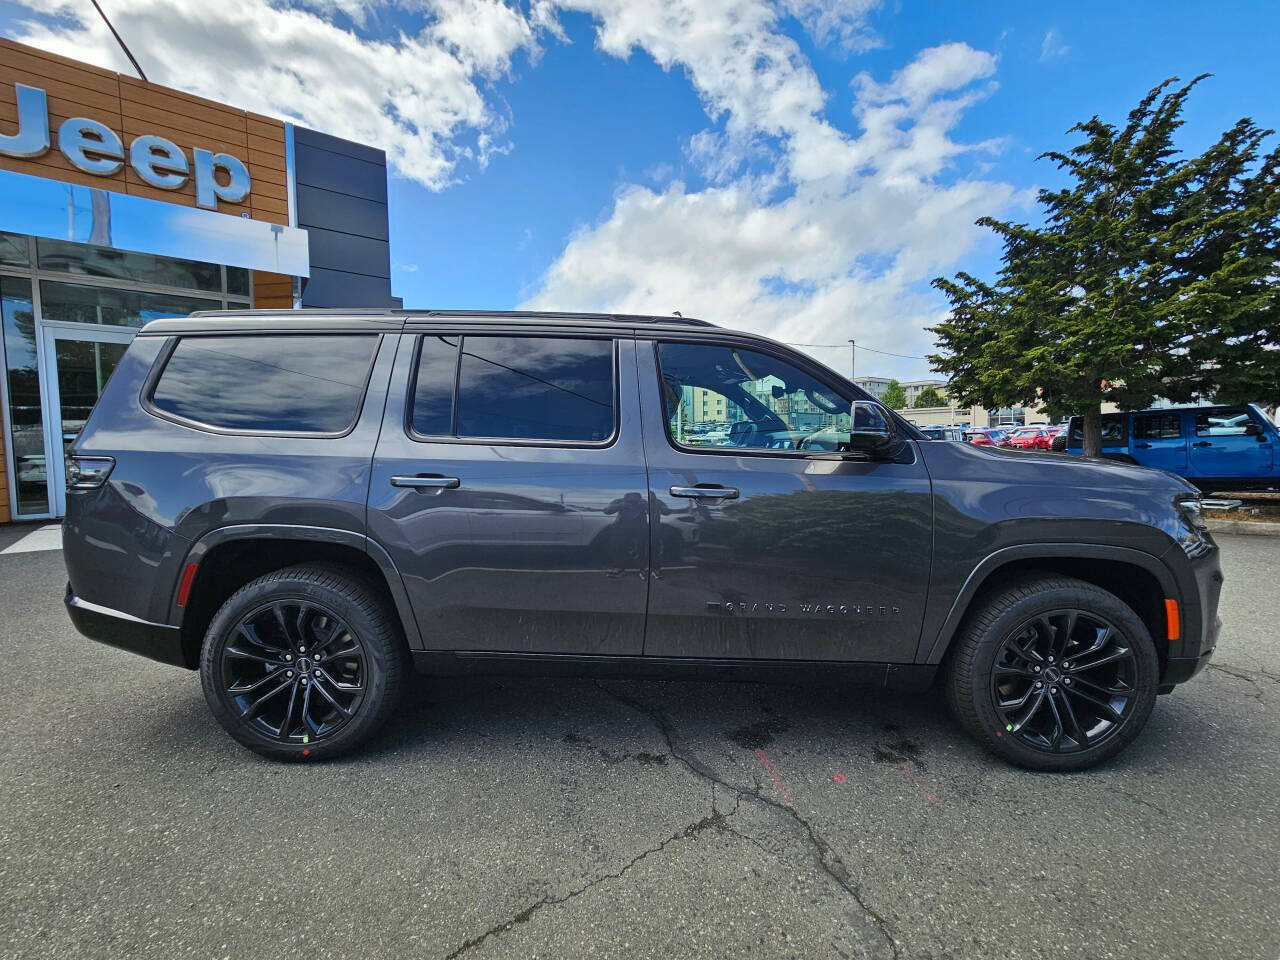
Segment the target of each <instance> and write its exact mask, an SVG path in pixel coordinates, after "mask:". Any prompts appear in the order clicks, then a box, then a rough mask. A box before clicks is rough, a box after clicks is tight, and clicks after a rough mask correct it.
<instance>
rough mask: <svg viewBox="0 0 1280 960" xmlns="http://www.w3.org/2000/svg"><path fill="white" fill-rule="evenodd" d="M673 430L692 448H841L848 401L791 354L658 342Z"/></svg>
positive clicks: (846, 432)
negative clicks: (794, 362)
mask: <svg viewBox="0 0 1280 960" xmlns="http://www.w3.org/2000/svg"><path fill="white" fill-rule="evenodd" d="M658 356H659V362H660V364H661V367H662V379H663V388H664V389H663V394H664V400H665V402H666V407H667V423H668V427H669V429H670V430H671V437H672V439H674V440H675V441H676V442H677V443H679V444H682V445H684V446H690V447H745V448H748V449H755V450H827V451H833V450H837V449H840V448H841V447H842V445H847V444H848V442H849V409H850V401H849V400H848V399H846V398H845V397H842V396H841V395H840V394H838V393H836V392H835V391H834V390H833V389H831V388H830V387H828V386H827V385H826V384H824V383H822V382H821V381H819V380H817V379H816V378H814V377H812V376H810V375H809V374H808V373H806V372H805V371H803V370H801V369H799V368H798V367H795V366H793V365H792V364H790V363H787V362H786V361H783V360H779V359H778V358H776V357H773V356H770V355H768V354H764V353H756V352H755V351H751V350H736V349H733V348H732V347H726V346H718V345H710V344H690V343H664V344H661V345H660V346H659V353H658Z"/></svg>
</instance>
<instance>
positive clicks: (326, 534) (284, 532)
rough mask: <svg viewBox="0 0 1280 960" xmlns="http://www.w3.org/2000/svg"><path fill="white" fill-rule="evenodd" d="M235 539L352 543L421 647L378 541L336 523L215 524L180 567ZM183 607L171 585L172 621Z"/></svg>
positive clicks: (414, 645)
mask: <svg viewBox="0 0 1280 960" xmlns="http://www.w3.org/2000/svg"><path fill="white" fill-rule="evenodd" d="M234 540H312V541H315V542H317V543H336V544H341V545H342V546H347V547H353V548H355V549H356V550H359V551H360V552H361V553H364V554H367V555H368V556H369V558H370V559H371V560H373V562H374V564H375V565H376V566H377V567H378V569H379V570H380V571H382V579H383V580H384V581H385V582H386V585H387V590H388V591H389V592H390V594H391V599H392V602H394V603H395V606H396V613H397V614H398V615H399V617H400V623H401V626H402V627H403V629H404V635H405V639H406V640H407V641H408V643H409V648H410V649H412V650H421V649H422V634H421V633H420V632H419V631H418V621H417V618H416V617H414V615H413V606H412V604H411V603H410V602H409V592H408V591H407V590H406V589H405V586H404V580H403V578H401V576H400V570H399V568H398V567H396V564H395V561H394V560H392V559H391V554H389V553H387V551H386V548H384V547H383V546H382V544H380V543H378V541H376V540H374V539H372V538H370V537H368V536H366V535H365V534H363V533H356V532H355V531H354V530H342V529H339V528H337V527H310V526H303V525H295V524H289V523H238V524H232V525H231V526H226V527H218V528H216V529H214V530H210V531H209V532H208V533H205V534H203V535H202V536H201V537H199V538H198V539H197V540H196V541H195V542H194V543H192V545H191V549H190V550H188V551H187V556H186V559H185V560H184V561H183V564H182V569H183V570H185V569H186V568H187V565H188V564H192V563H197V564H198V563H200V562H201V561H202V560H203V559H204V557H205V556H206V555H207V554H208V553H209V551H210V550H212V549H213V548H214V547H218V546H221V545H222V544H224V543H230V542H232V541H234ZM183 612H184V611H183V610H182V608H180V607H179V606H178V594H177V587H176V586H175V588H174V595H173V599H172V600H171V613H172V616H171V621H170V622H172V623H175V624H181V623H182V616H183Z"/></svg>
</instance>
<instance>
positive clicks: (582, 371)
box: [457, 337, 614, 443]
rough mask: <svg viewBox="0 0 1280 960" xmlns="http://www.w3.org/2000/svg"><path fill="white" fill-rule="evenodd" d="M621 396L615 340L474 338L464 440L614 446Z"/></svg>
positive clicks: (463, 392) (461, 430) (465, 356)
mask: <svg viewBox="0 0 1280 960" xmlns="http://www.w3.org/2000/svg"><path fill="white" fill-rule="evenodd" d="M613 394H614V390H613V341H612V340H572V339H569V338H556V337H538V338H532V337H466V338H464V340H463V342H462V362H461V367H460V369H459V371H458V424H457V429H458V436H460V437H500V438H510V439H519V440H562V441H577V442H588V443H589V442H596V441H601V440H607V439H608V438H609V437H611V436H612V435H613V423H614V413H613Z"/></svg>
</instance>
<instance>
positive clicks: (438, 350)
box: [411, 336, 461, 437]
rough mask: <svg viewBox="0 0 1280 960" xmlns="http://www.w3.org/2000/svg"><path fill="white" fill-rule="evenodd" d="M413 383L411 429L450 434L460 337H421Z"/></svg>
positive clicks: (433, 435) (441, 435) (439, 435)
mask: <svg viewBox="0 0 1280 960" xmlns="http://www.w3.org/2000/svg"><path fill="white" fill-rule="evenodd" d="M419 339H420V345H419V348H418V370H417V374H416V376H415V379H414V387H413V413H412V416H411V423H412V424H413V432H414V433H418V434H421V435H422V436H425V437H447V436H452V434H453V387H454V381H455V380H456V378H457V373H458V341H459V340H460V339H461V338H460V337H430V336H426V337H421V338H419Z"/></svg>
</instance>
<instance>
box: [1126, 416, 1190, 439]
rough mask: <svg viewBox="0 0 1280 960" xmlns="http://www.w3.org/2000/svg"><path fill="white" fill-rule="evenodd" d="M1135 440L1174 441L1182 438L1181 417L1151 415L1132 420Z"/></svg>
mask: <svg viewBox="0 0 1280 960" xmlns="http://www.w3.org/2000/svg"><path fill="white" fill-rule="evenodd" d="M1133 436H1134V439H1135V440H1176V439H1178V438H1179V437H1181V436H1182V415H1181V414H1178V413H1151V414H1147V415H1146V416H1143V417H1134V418H1133Z"/></svg>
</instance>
